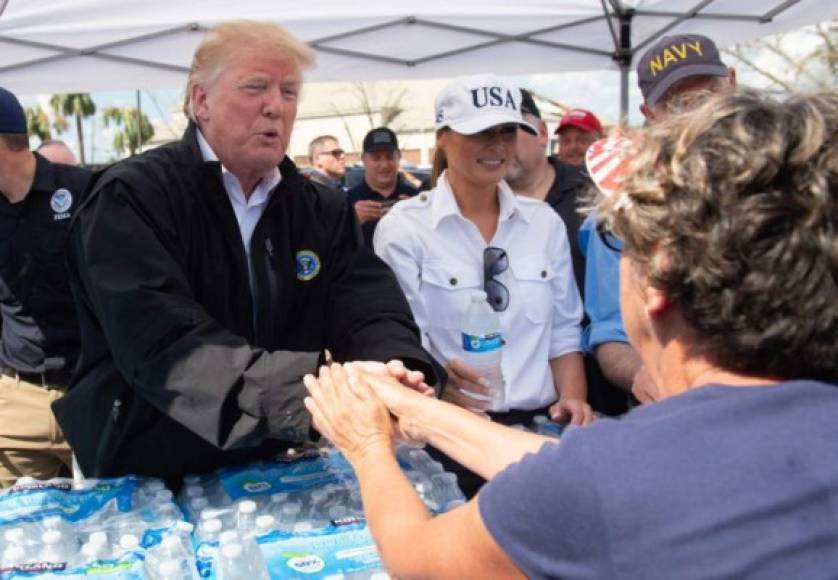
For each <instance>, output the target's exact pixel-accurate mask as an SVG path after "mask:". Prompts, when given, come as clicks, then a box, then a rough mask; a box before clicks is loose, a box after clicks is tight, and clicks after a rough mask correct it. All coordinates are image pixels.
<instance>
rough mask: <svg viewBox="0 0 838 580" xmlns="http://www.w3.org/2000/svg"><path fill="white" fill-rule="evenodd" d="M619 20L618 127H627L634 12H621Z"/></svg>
mask: <svg viewBox="0 0 838 580" xmlns="http://www.w3.org/2000/svg"><path fill="white" fill-rule="evenodd" d="M618 16H619V18H620V47H619V49H618V50H617V54H616V55H615V59H616V60H617V64H619V65H620V125H623V126H625V125H628V109H629V71H630V70H631V59H632V53H631V19H632V17H633V16H634V10H632V9H630V8H629V9H627V10H621V11H620V12H619V13H618Z"/></svg>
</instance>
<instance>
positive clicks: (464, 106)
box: [434, 74, 538, 135]
mask: <svg viewBox="0 0 838 580" xmlns="http://www.w3.org/2000/svg"><path fill="white" fill-rule="evenodd" d="M434 119H435V121H434V122H435V127H436V129H437V130H439V129H442V128H443V127H450V128H451V129H452V130H453V131H456V132H457V133H461V134H463V135H474V134H475V133H479V132H480V131H483V130H484V129H488V128H489V127H494V126H496V125H504V124H506V123H515V124H517V125H519V126H520V127H521V128H522V129H523V130H524V131H527V132H528V133H532V134H533V135H537V134H538V131H537V130H536V129H535V127H533V126H532V125H530V124H529V123H527V122H526V121H524V118H523V117H522V116H521V89H519V88H518V87H516V86H515V85H512V84H510V83H508V82H506V81H504V80H502V79H500V78H499V77H497V76H495V75H492V74H484V75H472V76H466V77H458V78H456V79H454V80H452V81H451V82H450V83H448V84H447V85H445V87H444V88H443V89H442V90H441V91H440V93H439V94H438V95H437V96H436V99H435V100H434Z"/></svg>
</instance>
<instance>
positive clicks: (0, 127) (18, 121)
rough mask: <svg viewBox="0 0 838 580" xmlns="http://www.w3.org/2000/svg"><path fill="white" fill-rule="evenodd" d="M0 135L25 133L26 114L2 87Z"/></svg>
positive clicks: (15, 98)
mask: <svg viewBox="0 0 838 580" xmlns="http://www.w3.org/2000/svg"><path fill="white" fill-rule="evenodd" d="M0 133H12V134H20V135H26V133H27V131H26V114H24V112H23V107H21V106H20V101H18V100H17V97H16V96H14V95H13V94H12V93H10V92H9V91H7V90H6V89H4V88H3V87H0Z"/></svg>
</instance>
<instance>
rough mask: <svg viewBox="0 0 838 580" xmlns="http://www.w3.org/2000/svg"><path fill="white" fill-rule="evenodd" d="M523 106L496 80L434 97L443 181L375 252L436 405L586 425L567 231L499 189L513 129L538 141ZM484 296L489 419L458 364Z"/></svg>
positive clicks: (382, 232)
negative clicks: (433, 375)
mask: <svg viewBox="0 0 838 580" xmlns="http://www.w3.org/2000/svg"><path fill="white" fill-rule="evenodd" d="M520 104H521V92H520V89H518V88H517V87H513V86H511V85H509V84H507V83H505V82H504V81H502V80H500V79H499V78H497V77H495V76H494V75H477V76H471V77H463V78H459V79H455V80H454V81H452V82H451V83H449V84H448V85H447V86H446V87H445V88H444V89H443V90H442V91H441V92H440V94H439V95H438V96H437V99H436V102H435V113H436V129H437V154H438V155H440V156H444V161H443V162H442V163H441V164H443V165H444V166H445V170H444V171H443V172H442V173H441V174H440V175H439V177H438V179H437V182H436V186H435V187H434V189H433V190H431V191H430V192H425V193H422V194H420V195H418V196H416V197H414V198H413V199H410V200H405V201H402V202H399V203H398V204H396V205H395V206H394V207H393V209H392V210H391V211H390V212H389V213H388V214H387V215H386V216H385V217H384V218H383V219H382V220H381V222H380V223H379V225H378V228H377V230H376V234H375V239H374V247H375V252H376V254H378V255H379V256H380V257H381V258H382V259H383V260H384V261H385V262H387V264H389V265H390V267H391V268H392V269H393V271H394V272H395V274H396V277H397V278H398V280H399V283H400V284H401V287H402V289H403V290H404V293H405V295H406V297H407V300H408V302H409V303H410V307H411V309H412V311H413V315H414V317H415V318H416V322H417V324H418V326H419V328H420V331H421V333H422V342H423V345H424V346H425V347H426V348H427V349H428V350H429V351H430V352H431V354H432V355H433V356H434V357H436V358H437V360H439V361H440V362H441V363H443V364H444V365H445V368H446V370H447V371H448V375H449V380H448V384H447V385H446V387H445V391H444V393H443V398H444V399H446V400H447V401H449V402H452V403H455V404H457V405H460V406H463V407H466V408H469V409H472V410H475V411H477V412H486V411H489V412H491V413H490V416H491V417H492V418H493V419H495V420H497V421H500V422H503V423H506V424H511V423H518V422H525V421H527V420H528V419H531V418H532V416H534V415H535V414H539V413H545V412H546V411H547V408H548V407H549V412H550V414H551V416H552V417H553V418H555V419H558V420H562V421H570V422H571V423H573V424H585V423H588V422H590V421H591V419H592V412H591V409H590V406H589V405H588V404H587V403H586V402H585V399H586V395H587V387H586V383H585V374H584V369H583V365H582V356H581V354H580V324H579V323H580V320H581V318H582V302H581V300H580V298H579V291H578V289H577V288H576V283H575V282H574V278H573V269H572V264H571V258H570V250H569V245H568V240H567V233H566V231H565V227H564V224H563V223H562V221H561V218H559V217H558V215H556V213H555V212H554V211H552V210H551V209H550V207H549V206H548V205H546V204H545V203H543V202H541V201H536V200H532V199H529V198H525V197H519V196H516V195H515V194H514V193H513V192H512V190H511V189H510V188H509V186H508V185H507V184H506V182H505V181H503V176H504V174H505V172H506V169H507V164H508V161H509V160H510V159H511V158H512V155H513V153H514V149H515V139H516V136H517V131H518V128H519V127H520V128H521V129H522V130H525V131H530V132H534V131H535V129H533V128H532V127H531V126H530V125H528V124H527V123H525V122H524V121H523V119H522V117H521V113H520ZM484 273H485V275H484ZM484 289H486V290H489V291H490V292H489V295H490V304H492V306H493V308H494V309H495V310H496V311H498V313H499V316H500V321H501V332H502V335H503V338H504V340H505V346H504V348H503V358H502V365H501V366H502V370H503V376H504V382H505V386H504V395H503V402H502V403H501V404H500V405H496V406H495V407H494V408H489V407H488V405H487V403H486V402H485V401H481V400H479V399H475V398H474V397H471V396H469V395H468V393H476V394H488V393H487V389H486V387H484V386H483V385H482V384H480V381H481V377H480V376H478V375H477V374H476V373H475V371H474V370H473V369H471V368H469V367H468V366H466V365H465V363H463V362H462V360H461V359H460V357H461V353H462V350H461V349H462V346H461V344H462V342H461V322H462V317H463V314H464V312H465V310H466V308H467V306H468V304H469V300H470V297H471V295H472V294H473V292H474V291H475V290H484ZM493 300H494V301H495V302H493ZM557 399H558V402H556V401H557ZM520 411H524V412H525V413H521V412H520ZM478 485H479V484H478ZM464 487H466V486H464ZM464 491H469V490H464ZM474 491H476V489H475V490H474Z"/></svg>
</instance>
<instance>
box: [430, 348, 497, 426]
mask: <svg viewBox="0 0 838 580" xmlns="http://www.w3.org/2000/svg"><path fill="white" fill-rule="evenodd" d="M445 370H446V372H447V373H448V383H447V384H446V385H445V390H444V391H443V392H442V398H443V400H445V401H448V402H449V403H453V404H454V405H457V406H460V407H463V408H464V409H468V410H469V411H473V412H475V413H477V414H478V415H485V412H486V410H487V409H488V408H489V406H490V404H491V396H492V389H491V387H490V386H489V384H488V383H487V382H486V379H484V378H482V377H481V376H480V375H479V374H477V373H476V372H475V371H474V369H472V368H471V367H469V366H468V365H467V364H466V363H464V362H463V361H461V360H460V359H458V358H454V359H451V360H450V361H448V364H447V365H445Z"/></svg>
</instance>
